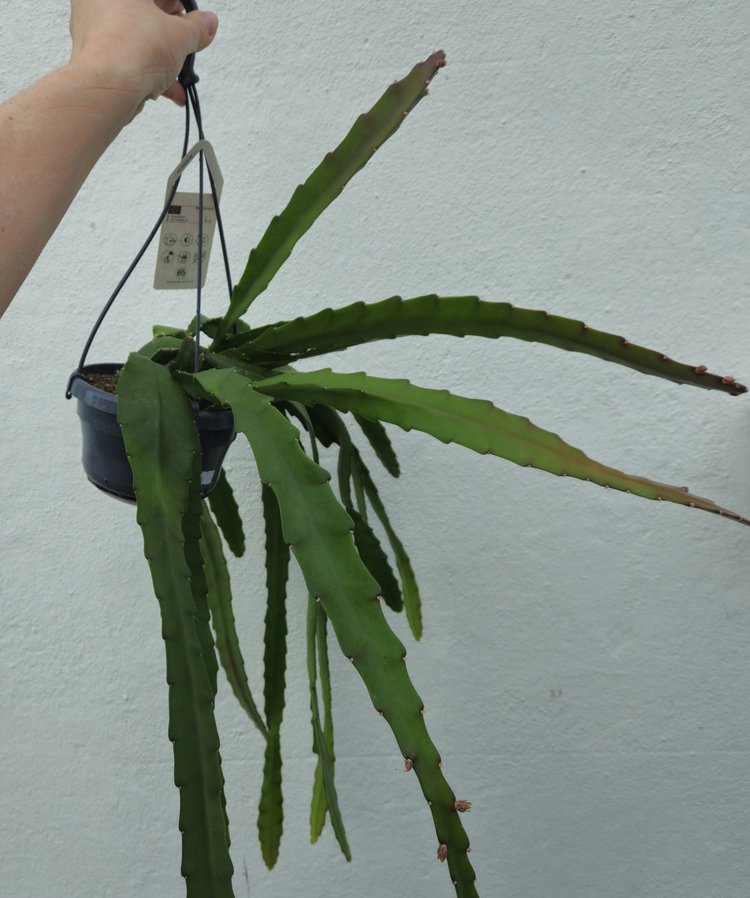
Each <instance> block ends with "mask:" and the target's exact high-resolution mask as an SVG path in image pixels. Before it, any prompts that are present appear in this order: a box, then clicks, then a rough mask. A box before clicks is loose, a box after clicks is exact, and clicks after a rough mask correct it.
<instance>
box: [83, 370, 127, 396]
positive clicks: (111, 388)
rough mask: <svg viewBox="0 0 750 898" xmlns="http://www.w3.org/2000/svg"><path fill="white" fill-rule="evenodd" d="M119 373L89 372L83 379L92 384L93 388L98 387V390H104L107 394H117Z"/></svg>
mask: <svg viewBox="0 0 750 898" xmlns="http://www.w3.org/2000/svg"><path fill="white" fill-rule="evenodd" d="M119 373H120V372H119V371H116V372H115V373H114V374H106V373H105V374H100V373H96V372H91V371H89V372H88V373H87V374H84V375H83V379H84V380H85V381H86V383H89V384H91V386H92V387H96V388H97V389H98V390H104V391H105V393H116V392H117V375H118V374H119Z"/></svg>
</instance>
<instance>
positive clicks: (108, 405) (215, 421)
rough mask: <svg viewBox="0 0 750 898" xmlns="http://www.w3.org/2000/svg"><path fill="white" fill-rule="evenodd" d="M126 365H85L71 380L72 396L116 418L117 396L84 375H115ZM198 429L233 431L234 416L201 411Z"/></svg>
mask: <svg viewBox="0 0 750 898" xmlns="http://www.w3.org/2000/svg"><path fill="white" fill-rule="evenodd" d="M124 364H125V363H124V362H99V363H97V364H94V365H84V366H83V368H81V369H80V371H79V370H75V371H74V372H73V374H72V375H71V378H70V393H71V395H72V396H75V398H76V399H77V400H78V401H79V402H83V403H85V404H86V405H88V406H91V408H95V409H97V410H98V411H101V412H104V413H105V414H110V415H114V416H116V415H117V394H116V393H109V392H108V391H107V390H101V389H100V388H99V387H95V386H94V385H93V384H90V383H89V382H88V381H87V380H86V379H85V378H84V375H85V374H114V373H115V371H119V370H120V369H121V368H122V367H123V365H124ZM198 427H199V428H200V429H201V430H230V429H232V430H233V429H234V416H233V415H232V412H231V411H229V410H228V409H221V410H214V409H201V410H200V411H199V412H198Z"/></svg>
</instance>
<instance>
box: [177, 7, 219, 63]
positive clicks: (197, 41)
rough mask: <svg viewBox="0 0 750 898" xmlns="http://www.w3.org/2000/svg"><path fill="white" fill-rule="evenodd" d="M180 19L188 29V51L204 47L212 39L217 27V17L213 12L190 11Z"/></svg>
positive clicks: (193, 51)
mask: <svg viewBox="0 0 750 898" xmlns="http://www.w3.org/2000/svg"><path fill="white" fill-rule="evenodd" d="M181 20H182V21H183V22H184V23H185V25H186V26H187V28H188V29H189V34H190V38H189V40H190V49H189V51H188V52H189V53H197V52H198V51H199V50H203V49H205V48H206V47H207V46H208V45H209V44H210V43H211V42H212V41H213V39H214V36H215V34H216V30H217V28H218V27H219V19H218V17H217V15H216V13H213V12H203V11H202V10H201V11H200V12H190V13H188V14H187V15H185V16H182V17H181Z"/></svg>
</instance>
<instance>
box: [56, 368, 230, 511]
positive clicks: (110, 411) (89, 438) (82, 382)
mask: <svg viewBox="0 0 750 898" xmlns="http://www.w3.org/2000/svg"><path fill="white" fill-rule="evenodd" d="M120 368H122V365H116V364H101V365H86V366H84V367H83V368H82V369H81V371H80V372H78V371H76V372H75V373H74V375H73V376H72V378H71V383H70V393H71V394H72V395H73V396H75V398H76V400H77V405H78V417H79V418H80V419H81V431H82V435H83V470H84V471H85V472H86V476H87V477H88V479H89V480H90V481H91V482H92V483H93V484H94V486H96V487H98V488H99V489H100V490H103V491H104V492H105V493H109V494H110V495H111V496H115V497H116V498H118V499H123V500H124V501H126V502H135V492H134V491H133V473H132V471H131V470H130V462H129V461H128V457H127V455H126V453H125V443H124V441H123V438H122V431H121V430H120V425H119V424H118V423H117V396H116V395H115V394H114V393H110V392H108V391H107V390H102V389H100V388H99V387H95V386H94V385H93V384H90V383H89V382H88V381H87V380H86V379H85V377H86V375H87V374H115V373H116V372H117V371H119V370H120ZM196 424H197V426H198V435H199V437H200V443H201V449H202V451H203V466H202V472H201V493H202V494H203V495H204V496H207V495H208V494H209V493H210V492H211V490H212V489H213V488H214V487H215V486H216V484H217V482H218V480H219V474H220V473H221V466H222V463H223V461H224V456H225V455H226V453H227V449H229V446H230V445H231V443H232V441H233V440H234V437H235V432H234V418H233V417H232V413H231V412H228V411H205V410H201V411H199V412H198V414H197V416H196Z"/></svg>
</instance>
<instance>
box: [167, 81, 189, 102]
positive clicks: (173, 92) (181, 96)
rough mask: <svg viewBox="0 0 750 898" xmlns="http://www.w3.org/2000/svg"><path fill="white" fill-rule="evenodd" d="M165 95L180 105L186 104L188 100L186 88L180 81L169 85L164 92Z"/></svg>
mask: <svg viewBox="0 0 750 898" xmlns="http://www.w3.org/2000/svg"><path fill="white" fill-rule="evenodd" d="M162 96H163V97H166V98H167V99H168V100H171V101H172V102H173V103H176V104H177V105H178V106H184V105H185V103H186V102H187V98H186V97H185V88H184V87H183V86H182V85H181V84H180V82H179V81H175V82H174V84H170V85H169V87H168V88H167V89H166V90H165V91H164V93H163V94H162Z"/></svg>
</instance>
